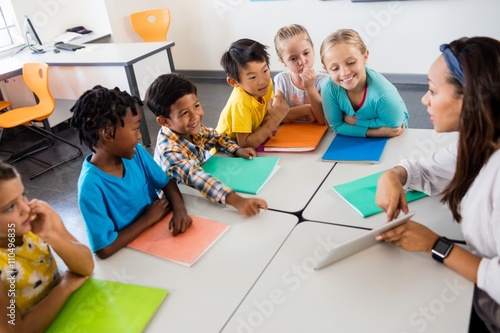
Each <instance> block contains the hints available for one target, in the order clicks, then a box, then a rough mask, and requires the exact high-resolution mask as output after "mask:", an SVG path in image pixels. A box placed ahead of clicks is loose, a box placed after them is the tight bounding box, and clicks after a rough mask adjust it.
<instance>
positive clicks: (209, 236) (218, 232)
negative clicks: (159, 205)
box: [127, 213, 229, 267]
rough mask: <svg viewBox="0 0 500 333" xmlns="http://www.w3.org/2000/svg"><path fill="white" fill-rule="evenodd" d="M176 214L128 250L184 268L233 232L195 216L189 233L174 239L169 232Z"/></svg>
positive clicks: (137, 240) (138, 239)
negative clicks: (169, 225) (224, 235)
mask: <svg viewBox="0 0 500 333" xmlns="http://www.w3.org/2000/svg"><path fill="white" fill-rule="evenodd" d="M171 218H172V213H170V214H168V215H167V216H166V217H164V218H163V219H162V220H161V221H160V222H158V223H156V224H154V225H153V226H151V227H150V228H148V229H146V230H144V232H143V233H142V234H140V235H139V236H138V237H137V238H136V239H134V240H133V241H132V242H130V243H129V244H128V245H127V246H128V247H130V248H132V249H136V250H139V251H142V252H145V253H149V254H152V255H154V256H157V257H161V258H164V259H167V260H170V261H173V262H176V263H179V264H182V265H184V266H189V267H190V266H192V265H193V264H194V263H195V262H196V261H197V260H198V259H199V258H200V257H201V256H202V255H203V254H204V253H205V252H206V251H207V250H208V249H209V248H210V247H211V246H212V245H213V244H214V243H215V242H216V241H217V240H218V239H219V237H221V236H222V235H223V234H224V232H226V230H227V229H228V228H229V225H228V224H224V223H221V222H217V221H212V220H207V219H203V218H201V217H197V216H191V218H192V219H193V224H192V225H191V226H190V227H189V229H188V230H186V232H184V233H181V234H178V235H177V236H175V237H174V236H173V235H172V232H171V231H170V230H168V224H169V222H170V219H171Z"/></svg>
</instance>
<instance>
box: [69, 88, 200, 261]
mask: <svg viewBox="0 0 500 333" xmlns="http://www.w3.org/2000/svg"><path fill="white" fill-rule="evenodd" d="M140 105H142V102H140V101H139V100H138V99H137V98H135V97H132V96H130V95H129V94H128V93H127V92H126V91H120V90H119V89H118V88H115V89H107V88H104V87H101V86H95V87H94V88H92V89H91V90H88V91H86V92H85V93H83V95H82V96H80V98H79V99H78V100H77V101H76V104H75V105H74V106H73V107H72V108H71V111H72V112H73V115H72V117H71V122H70V124H71V126H72V127H73V128H75V129H76V130H77V131H78V136H79V138H80V143H84V144H85V145H87V147H89V149H90V150H91V151H92V153H91V154H90V155H88V156H87V157H86V158H85V160H84V161H83V165H82V170H81V172H80V177H79V179H78V205H79V206H80V210H81V212H82V215H83V219H84V220H85V224H86V226H87V233H88V236H89V240H90V245H91V247H92V251H93V252H95V253H96V254H97V255H98V256H99V257H100V258H101V259H104V258H107V257H109V256H111V255H113V254H114V253H115V252H117V251H118V250H120V249H121V248H122V247H125V246H126V245H127V244H128V243H130V242H131V241H132V240H133V239H135V238H136V237H137V236H139V235H140V234H141V233H142V232H143V231H144V230H145V229H147V228H149V227H150V226H151V225H153V224H155V223H156V222H158V221H160V220H161V219H162V218H163V217H164V216H165V215H166V214H167V213H168V212H169V211H171V210H173V217H172V219H171V220H170V225H169V227H170V229H172V233H173V235H174V236H176V235H177V234H178V233H182V232H184V231H186V230H187V229H188V228H189V227H190V226H191V223H192V220H191V218H190V217H189V216H188V215H187V212H186V208H185V206H184V201H183V199H182V195H181V193H180V191H179V188H178V187H177V182H176V181H175V179H170V178H168V177H167V176H166V175H165V173H164V172H163V171H162V170H161V168H160V167H159V166H158V165H157V164H156V163H155V161H154V160H153V158H152V157H151V155H149V153H148V152H147V151H146V149H144V148H143V147H142V145H140V144H139V141H140V140H141V132H140V130H139V127H140V123H141V119H142V111H141V110H140V108H139V106H140ZM160 189H161V190H162V191H163V194H164V195H165V197H166V198H167V200H168V201H167V200H165V199H161V200H160V199H159V198H158V194H157V192H156V191H157V190H160Z"/></svg>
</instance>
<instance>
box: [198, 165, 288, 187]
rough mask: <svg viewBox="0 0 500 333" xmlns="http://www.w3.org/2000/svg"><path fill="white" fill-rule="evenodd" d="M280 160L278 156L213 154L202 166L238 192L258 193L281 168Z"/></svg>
mask: <svg viewBox="0 0 500 333" xmlns="http://www.w3.org/2000/svg"><path fill="white" fill-rule="evenodd" d="M278 161H279V158H278V157H254V158H252V159H251V160H247V159H246V158H242V157H221V156H212V157H210V158H209V159H208V161H206V162H205V163H203V165H202V168H203V170H204V171H205V172H207V173H209V174H211V175H212V176H214V177H215V178H217V179H218V180H220V181H221V182H222V183H223V184H224V185H226V186H228V187H230V188H232V189H233V190H235V191H236V192H243V193H250V194H257V193H259V191H260V190H261V189H262V187H263V186H264V185H265V184H266V183H267V181H268V180H269V179H270V178H271V177H272V176H273V175H274V173H275V172H276V171H277V168H279V166H278V165H277V164H278Z"/></svg>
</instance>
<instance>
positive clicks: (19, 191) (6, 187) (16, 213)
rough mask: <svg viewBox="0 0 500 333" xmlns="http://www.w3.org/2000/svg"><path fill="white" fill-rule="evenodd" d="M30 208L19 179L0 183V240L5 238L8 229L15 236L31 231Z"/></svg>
mask: <svg viewBox="0 0 500 333" xmlns="http://www.w3.org/2000/svg"><path fill="white" fill-rule="evenodd" d="M30 211H31V209H30V206H29V205H28V199H27V198H26V196H25V194H24V186H23V184H22V182H21V179H20V178H19V177H15V178H12V179H9V180H2V181H0V238H6V237H7V235H8V233H9V229H11V230H12V229H14V230H15V234H16V236H21V235H24V234H25V233H27V232H29V231H31V220H30Z"/></svg>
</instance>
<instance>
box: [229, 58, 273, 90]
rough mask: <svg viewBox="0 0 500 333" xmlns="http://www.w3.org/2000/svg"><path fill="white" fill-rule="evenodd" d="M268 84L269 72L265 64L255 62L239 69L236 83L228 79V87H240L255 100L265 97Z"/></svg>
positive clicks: (269, 79) (269, 80)
mask: <svg viewBox="0 0 500 333" xmlns="http://www.w3.org/2000/svg"><path fill="white" fill-rule="evenodd" d="M270 82H271V72H270V70H269V66H268V65H267V63H266V62H256V61H250V62H248V63H247V64H246V67H245V68H241V69H240V72H239V79H238V82H236V81H235V80H234V79H232V78H228V83H229V85H231V86H233V87H241V88H242V89H243V90H245V91H246V92H247V93H248V94H250V95H252V96H253V97H255V98H256V99H259V98H261V97H264V96H265V95H266V93H267V90H268V89H269V85H270Z"/></svg>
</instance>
